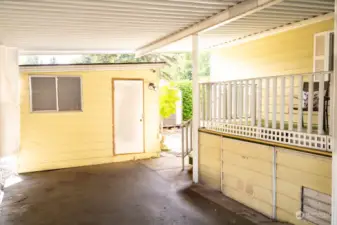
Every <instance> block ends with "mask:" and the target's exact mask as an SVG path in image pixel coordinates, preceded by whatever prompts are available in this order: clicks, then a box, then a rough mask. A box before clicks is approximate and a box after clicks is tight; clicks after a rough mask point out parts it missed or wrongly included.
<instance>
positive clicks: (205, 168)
mask: <svg viewBox="0 0 337 225" xmlns="http://www.w3.org/2000/svg"><path fill="white" fill-rule="evenodd" d="M219 164H220V162H219ZM200 172H202V173H204V174H207V176H209V177H212V178H213V179H216V180H219V182H220V168H216V167H214V166H213V165H206V164H200Z"/></svg>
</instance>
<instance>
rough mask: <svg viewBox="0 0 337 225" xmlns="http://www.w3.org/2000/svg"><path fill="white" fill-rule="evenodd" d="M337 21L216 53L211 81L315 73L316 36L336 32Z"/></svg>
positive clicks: (314, 25) (213, 59)
mask: <svg viewBox="0 0 337 225" xmlns="http://www.w3.org/2000/svg"><path fill="white" fill-rule="evenodd" d="M333 27H334V23H333V20H328V21H323V22H320V23H317V24H313V25H308V26H305V27H301V28H298V29H295V30H291V31H287V32H283V33H280V34H275V35H272V36H269V37H265V38H262V39H259V40H255V41H250V42H247V43H244V44H240V45H237V46H231V47H224V48H221V49H216V50H213V52H212V57H211V77H212V79H215V80H234V79H243V78H252V77H261V76H275V75H281V74H297V73H308V72H312V71H313V54H314V52H313V50H314V49H313V48H314V34H315V33H319V32H323V31H328V30H333Z"/></svg>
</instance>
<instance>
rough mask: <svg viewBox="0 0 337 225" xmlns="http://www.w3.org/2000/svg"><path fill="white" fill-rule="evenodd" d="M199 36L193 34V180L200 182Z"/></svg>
mask: <svg viewBox="0 0 337 225" xmlns="http://www.w3.org/2000/svg"><path fill="white" fill-rule="evenodd" d="M198 74H199V37H198V35H197V34H195V35H192V95H193V117H192V119H193V122H192V123H193V125H192V139H193V140H192V149H193V182H194V183H198V182H199V130H198V129H199V112H200V111H199V76H198Z"/></svg>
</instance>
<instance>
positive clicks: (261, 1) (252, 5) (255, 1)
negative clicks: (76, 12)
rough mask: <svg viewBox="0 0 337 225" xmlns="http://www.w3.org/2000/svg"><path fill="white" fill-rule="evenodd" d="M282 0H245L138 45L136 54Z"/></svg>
mask: <svg viewBox="0 0 337 225" xmlns="http://www.w3.org/2000/svg"><path fill="white" fill-rule="evenodd" d="M282 1H284V0H246V1H244V2H242V3H239V4H237V5H235V6H233V7H231V8H229V9H227V10H225V11H222V12H220V13H218V14H216V15H214V16H212V17H210V18H208V19H206V20H203V21H201V22H199V23H196V24H194V25H192V26H190V27H188V28H186V29H183V30H180V31H177V32H175V33H172V34H169V35H167V36H165V37H163V38H161V39H158V40H156V41H154V42H152V43H149V44H147V45H145V46H143V47H140V48H139V49H137V50H136V56H137V57H140V56H143V55H146V54H148V53H150V52H153V51H155V50H156V49H159V48H161V47H164V46H166V45H168V44H171V43H173V42H176V41H179V40H181V39H183V38H185V37H188V36H190V35H193V34H197V33H199V32H203V31H208V30H211V29H215V28H217V27H219V26H222V25H224V24H227V23H230V22H232V21H235V20H238V19H240V18H242V17H245V16H247V15H250V14H252V13H255V12H258V11H260V10H262V9H265V8H267V7H270V6H272V5H275V4H277V3H280V2H282Z"/></svg>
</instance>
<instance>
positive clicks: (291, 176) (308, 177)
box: [277, 166, 331, 193]
mask: <svg viewBox="0 0 337 225" xmlns="http://www.w3.org/2000/svg"><path fill="white" fill-rule="evenodd" d="M277 178H278V179H282V180H286V181H289V182H292V183H294V184H296V185H298V186H305V187H310V188H312V189H315V190H318V191H320V192H323V193H330V192H331V179H330V178H325V177H322V176H318V175H313V174H310V173H305V174H304V173H303V172H302V171H298V170H294V169H290V168H288V167H284V166H278V167H277Z"/></svg>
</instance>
